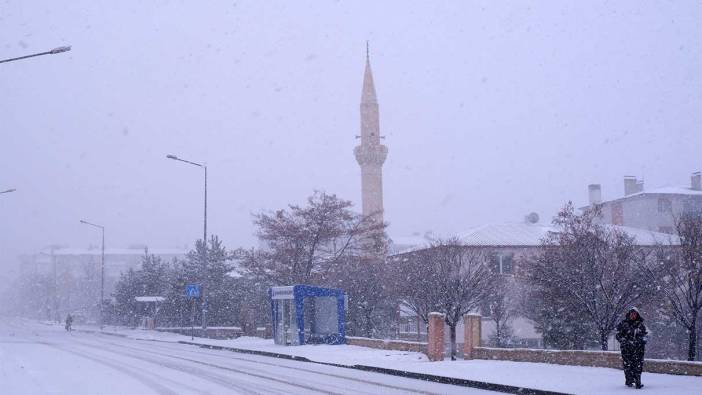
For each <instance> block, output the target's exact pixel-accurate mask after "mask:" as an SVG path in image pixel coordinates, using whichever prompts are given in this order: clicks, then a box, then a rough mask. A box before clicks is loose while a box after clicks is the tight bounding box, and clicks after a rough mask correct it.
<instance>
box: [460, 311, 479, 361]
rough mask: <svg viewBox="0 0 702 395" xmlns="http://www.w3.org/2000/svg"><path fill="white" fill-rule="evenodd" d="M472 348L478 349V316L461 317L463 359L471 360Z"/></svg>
mask: <svg viewBox="0 0 702 395" xmlns="http://www.w3.org/2000/svg"><path fill="white" fill-rule="evenodd" d="M473 347H480V315H478V314H466V315H464V316H463V359H472V358H473Z"/></svg>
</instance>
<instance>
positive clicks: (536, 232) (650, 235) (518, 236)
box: [392, 222, 678, 255]
mask: <svg viewBox="0 0 702 395" xmlns="http://www.w3.org/2000/svg"><path fill="white" fill-rule="evenodd" d="M603 226H605V227H608V228H610V229H618V230H621V231H623V232H624V233H626V234H628V235H630V236H632V237H634V238H635V239H636V244H637V245H640V246H654V245H656V244H659V243H661V244H668V243H673V244H677V243H678V239H677V237H676V236H674V235H669V234H666V233H660V232H653V231H649V230H646V229H638V228H631V227H628V226H618V225H603ZM549 232H554V233H557V232H558V228H556V227H554V226H551V225H544V224H531V223H509V222H508V223H501V224H487V225H482V226H478V227H476V228H473V229H471V230H469V231H467V232H465V233H462V234H459V235H458V236H457V237H458V239H459V240H460V241H461V242H462V243H463V244H464V245H466V246H475V247H538V246H540V245H541V241H542V240H543V239H544V237H546V236H547V235H548V234H549ZM429 246H431V241H429V240H424V241H423V242H419V243H417V244H415V245H413V246H410V247H408V248H406V249H404V250H402V251H397V252H395V253H393V254H392V255H399V254H406V253H409V252H413V251H418V250H421V249H424V248H428V247H429Z"/></svg>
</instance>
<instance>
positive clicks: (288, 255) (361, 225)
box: [235, 192, 385, 284]
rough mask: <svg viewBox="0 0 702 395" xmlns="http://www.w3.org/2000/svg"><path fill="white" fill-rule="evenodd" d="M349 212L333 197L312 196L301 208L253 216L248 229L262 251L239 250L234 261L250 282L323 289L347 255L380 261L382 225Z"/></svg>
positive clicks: (342, 202)
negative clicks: (257, 280)
mask: <svg viewBox="0 0 702 395" xmlns="http://www.w3.org/2000/svg"><path fill="white" fill-rule="evenodd" d="M351 206H352V204H351V202H349V201H347V200H342V199H339V198H337V197H336V195H328V194H326V193H323V192H315V193H314V195H312V196H311V197H310V198H309V199H308V200H307V206H305V207H300V206H297V205H290V206H289V209H288V210H278V211H276V212H275V213H260V214H257V215H256V216H255V219H254V225H256V226H257V227H258V232H257V236H258V238H259V240H260V241H261V242H262V244H264V247H263V248H260V249H257V250H256V249H254V250H246V249H239V250H237V251H236V252H235V256H236V257H237V258H238V259H239V261H240V263H241V265H242V266H243V267H244V268H245V269H247V270H248V271H249V273H251V274H252V275H253V276H254V277H257V278H260V279H263V280H266V281H268V282H269V283H272V284H324V283H326V282H328V281H329V275H330V273H331V271H332V269H333V267H334V266H335V265H337V264H340V263H342V262H343V261H344V260H345V259H346V258H347V257H348V256H349V255H358V256H361V255H364V254H368V255H376V256H382V255H383V252H384V250H383V248H384V247H385V243H384V231H383V230H384V224H379V223H376V222H375V221H373V218H372V217H364V216H362V215H360V214H357V213H354V212H353V211H351ZM369 251H370V252H369Z"/></svg>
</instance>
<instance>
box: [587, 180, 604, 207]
mask: <svg viewBox="0 0 702 395" xmlns="http://www.w3.org/2000/svg"><path fill="white" fill-rule="evenodd" d="M587 192H588V197H589V201H590V205H591V206H593V205H595V204H600V203H602V186H601V185H600V184H590V185H588V186H587Z"/></svg>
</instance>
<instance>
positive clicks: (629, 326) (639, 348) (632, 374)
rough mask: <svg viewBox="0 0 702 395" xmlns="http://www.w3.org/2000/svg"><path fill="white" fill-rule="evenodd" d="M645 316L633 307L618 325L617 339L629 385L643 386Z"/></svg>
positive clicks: (645, 334)
mask: <svg viewBox="0 0 702 395" xmlns="http://www.w3.org/2000/svg"><path fill="white" fill-rule="evenodd" d="M643 321H644V320H643V317H641V314H640V313H639V310H638V309H636V307H632V308H631V309H630V310H629V311H628V312H627V313H626V317H625V318H624V319H623V320H622V322H620V323H619V325H617V336H616V338H617V341H618V342H619V344H620V348H621V351H622V362H623V364H624V378H625V383H626V386H627V387H631V386H636V388H641V387H643V384H641V371H642V370H643V362H644V353H645V351H646V341H647V340H648V330H646V325H644V323H643Z"/></svg>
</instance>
